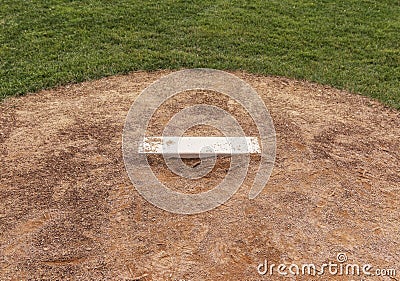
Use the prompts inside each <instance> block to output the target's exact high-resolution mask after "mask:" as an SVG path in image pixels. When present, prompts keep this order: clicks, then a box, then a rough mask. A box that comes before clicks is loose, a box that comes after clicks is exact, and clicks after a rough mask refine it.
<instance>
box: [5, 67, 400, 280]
mask: <svg viewBox="0 0 400 281" xmlns="http://www.w3.org/2000/svg"><path fill="white" fill-rule="evenodd" d="M167 73H168V72H167V71H158V72H152V73H145V72H135V73H131V74H129V75H125V76H114V77H108V78H104V79H100V80H97V81H90V82H85V83H81V84H76V85H69V86H65V87H60V88H57V89H53V90H47V91H42V92H40V93H37V94H32V95H27V96H24V97H21V98H10V99H7V100H6V101H5V102H3V103H2V104H0V157H1V158H0V164H1V172H0V190H1V193H0V280H26V279H30V280H56V279H57V280H64V279H70V280H179V279H182V280H263V278H264V279H266V278H267V277H268V276H267V277H262V276H260V275H259V274H258V273H257V265H258V264H260V263H261V262H264V260H265V259H267V260H268V261H269V262H270V263H275V264H279V263H287V264H291V263H295V264H300V265H301V264H302V263H315V264H317V265H320V264H323V263H327V262H329V261H332V262H335V261H336V255H337V254H338V253H346V254H347V256H348V258H349V262H350V263H359V264H364V263H369V264H371V265H373V266H374V268H395V269H397V271H398V272H399V274H400V224H399V218H400V207H399V206H400V195H399V191H400V150H399V148H400V137H399V136H400V114H399V112H397V111H394V110H391V109H388V108H385V107H383V106H382V105H380V104H379V103H377V102H375V101H371V100H369V99H367V98H363V97H360V96H357V95H351V94H349V93H346V92H343V91H339V90H336V89H333V88H330V87H324V86H320V85H316V84H312V83H308V82H302V81H293V80H289V79H285V78H276V77H263V76H255V75H250V74H246V73H241V72H236V73H234V74H235V75H237V76H239V77H241V78H242V79H244V80H245V81H247V82H248V83H250V84H251V85H252V86H253V87H254V88H255V89H256V90H257V92H258V93H259V94H260V96H261V97H262V99H263V100H264V102H265V104H266V105H267V107H268V109H269V111H270V113H271V116H272V118H273V121H274V124H275V129H276V132H277V158H276V163H275V166H274V170H273V173H272V176H271V179H270V181H269V182H268V184H267V186H266V187H265V189H264V190H263V192H262V193H261V194H260V195H259V196H258V197H257V198H256V199H254V200H248V199H247V193H248V191H249V190H250V187H251V184H252V179H253V178H254V175H255V173H256V169H257V167H256V164H257V161H258V159H257V158H256V157H255V158H254V157H253V158H252V159H251V161H252V166H251V167H250V170H249V173H248V178H247V179H246V180H245V182H244V184H243V186H242V187H241V189H240V190H239V191H238V192H237V193H236V194H235V195H234V196H233V197H232V198H231V199H230V200H228V201H227V202H226V203H225V204H223V205H222V206H220V207H219V208H217V209H214V210H212V211H209V212H206V213H202V214H198V215H190V216H187V215H176V214H171V213H168V212H165V211H163V210H160V209H158V208H157V207H154V206H153V205H151V204H150V203H148V202H147V201H146V200H144V199H143V198H142V197H141V196H140V195H139V194H138V193H137V191H136V190H135V188H134V187H133V186H132V184H131V182H130V181H129V178H128V176H127V174H126V172H125V168H124V163H123V160H122V152H121V140H122V129H123V125H124V121H125V117H126V114H127V112H128V110H129V108H130V106H131V104H132V102H133V101H134V100H135V98H136V97H137V96H138V94H139V93H140V92H141V91H142V90H143V89H144V88H145V87H146V86H148V85H149V84H150V83H152V82H153V81H155V80H157V79H158V78H160V77H162V76H163V75H166V74H167ZM193 103H207V104H214V105H218V106H220V107H222V108H224V109H226V110H228V111H230V112H232V114H234V115H235V116H236V117H237V119H239V121H240V123H241V124H242V125H243V128H244V131H245V132H246V133H247V134H249V135H253V134H254V133H255V131H254V124H252V122H251V120H249V119H248V116H246V113H245V111H244V110H243V109H241V108H239V107H238V105H235V104H233V103H231V102H229V100H228V99H226V98H223V97H218V96H216V95H215V93H214V94H213V93H207V92H201V93H186V96H184V95H181V96H178V97H176V98H175V99H174V100H171V101H169V102H167V103H165V104H164V105H163V108H162V109H160V110H159V112H157V113H156V115H158V117H157V118H154V119H153V123H152V126H150V128H149V132H153V133H154V134H157V133H159V132H161V131H160V130H161V128H162V127H163V124H164V122H166V121H168V117H170V116H172V114H173V113H176V112H177V111H179V110H180V109H181V108H183V107H185V106H187V105H189V104H193ZM204 132H205V130H203V131H202V130H193V131H192V133H193V134H196V133H204ZM209 133H212V134H217V133H216V132H213V131H209ZM189 162H190V161H189ZM150 163H152V167H153V169H154V172H155V174H157V176H158V177H159V178H160V180H162V181H164V182H166V183H167V184H169V185H170V186H171V188H175V189H176V190H180V191H187V192H189V193H190V192H194V193H196V192H200V191H203V190H204V189H202V188H199V186H202V187H203V188H205V189H207V188H210V187H212V186H215V184H217V183H218V181H220V180H221V179H222V178H223V175H224V173H225V172H226V169H227V167H229V159H227V158H221V159H218V161H217V165H216V167H215V168H214V169H213V171H212V172H211V173H210V174H209V175H207V177H205V178H203V179H200V180H197V181H196V184H195V185H190V182H188V181H187V180H182V179H179V178H177V177H176V176H175V175H174V174H173V173H171V172H169V171H168V170H167V168H166V166H165V164H164V163H163V160H162V159H160V158H157V157H153V158H152V159H150ZM188 164H190V165H194V164H195V163H188ZM268 278H271V277H268ZM272 278H273V279H279V278H278V274H277V273H275V275H274V276H272ZM349 278H350V279H351V278H352V277H347V276H330V275H324V276H323V279H324V280H330V279H332V280H349ZM357 278H359V277H357ZM374 278H375V279H376V280H382V278H381V277H376V276H375V277H372V278H370V279H371V280H374ZM396 278H398V277H396ZM301 279H304V280H309V279H315V277H309V276H303V277H301ZM285 280H286V279H285ZM387 280H389V279H387Z"/></svg>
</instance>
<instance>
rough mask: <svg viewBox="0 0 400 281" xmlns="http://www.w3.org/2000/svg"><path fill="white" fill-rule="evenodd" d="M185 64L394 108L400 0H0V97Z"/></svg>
mask: <svg viewBox="0 0 400 281" xmlns="http://www.w3.org/2000/svg"><path fill="white" fill-rule="evenodd" d="M193 67H209V68H216V69H222V70H234V69H241V70H246V71H249V72H252V73H259V74H265V75H279V76H286V77H293V78H298V79H306V80H309V81H315V82H319V83H322V84H327V85H331V86H334V87H337V88H341V89H347V90H350V91H352V92H354V93H361V94H363V95H367V96H370V97H373V98H376V99H379V100H380V101H382V102H383V103H385V104H386V105H389V106H392V107H394V108H397V109H400V1H398V0H376V1H372V0H368V1H367V0H315V1H311V0H269V1H264V0H253V1H245V0H242V1H237V0H235V1H228V0H212V1H210V0H201V1H186V0H157V1H137V0H129V1H128V0H116V1H109V0H97V1H95V0H83V1H71V0H69V1H67V0H32V1H16V0H2V1H1V2H0V99H3V98H5V97H6V96H12V95H19V94H24V93H27V92H33V91H38V90H40V89H43V88H49V87H54V86H57V85H61V84H66V83H71V82H79V81H83V80H89V79H95V78H99V77H102V76H108V75H113V74H118V73H127V72H129V71H133V70H156V69H180V68H193Z"/></svg>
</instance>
